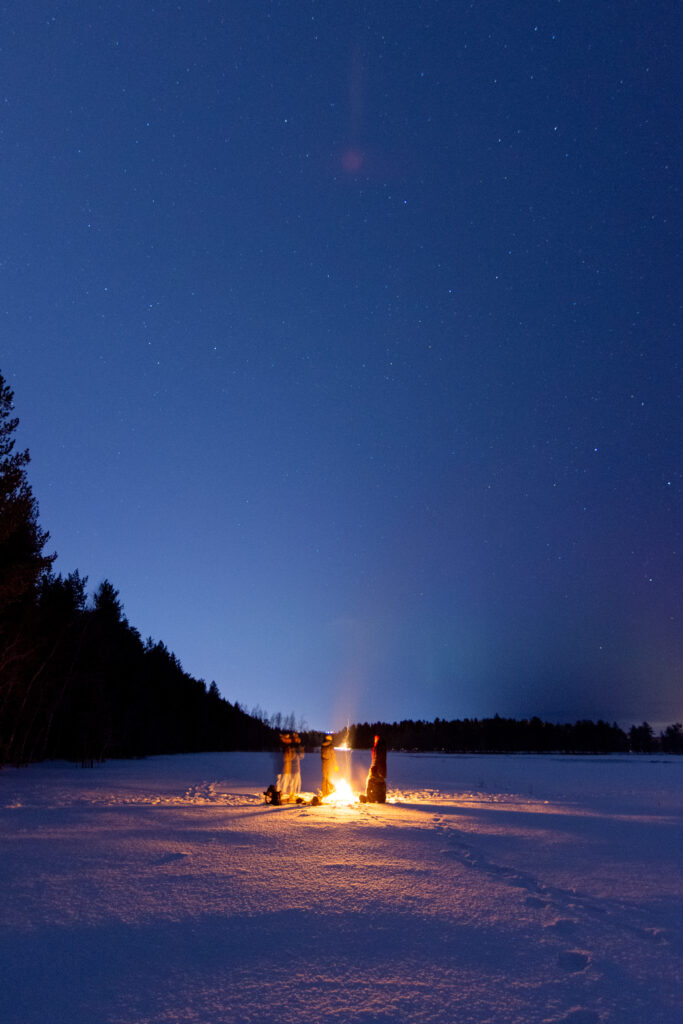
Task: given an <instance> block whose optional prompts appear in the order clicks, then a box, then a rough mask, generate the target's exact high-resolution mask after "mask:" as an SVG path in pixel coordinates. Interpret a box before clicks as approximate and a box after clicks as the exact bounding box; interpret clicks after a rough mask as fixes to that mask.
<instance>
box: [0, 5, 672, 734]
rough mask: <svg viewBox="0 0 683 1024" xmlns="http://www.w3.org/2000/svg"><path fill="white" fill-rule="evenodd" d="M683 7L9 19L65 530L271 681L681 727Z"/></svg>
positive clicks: (21, 399) (204, 652)
mask: <svg viewBox="0 0 683 1024" xmlns="http://www.w3.org/2000/svg"><path fill="white" fill-rule="evenodd" d="M680 43H681V33H680V9H679V6H678V5H677V4H675V3H673V2H671V3H663V2H658V0H647V2H646V0H643V2H635V0H620V2H610V3H605V2H601V0H593V2H591V3H588V2H582V0H578V2H569V0H562V2H559V0H557V2H554V0H545V2H542V3H541V2H536V3H527V2H524V3H522V2H516V0H509V2H506V3H501V2H497V3H492V2H471V3H467V2H462V3H461V2H455V0H454V2H450V3H446V2H438V0H426V2H423V3H419V4H417V3H402V2H398V0H392V2H383V0H382V2H375V3H368V4H360V3H359V4H355V3H341V2H340V3H333V2H324V3H323V2H311V0H300V2H299V0H297V2H291V3H289V2H286V3H285V2H280V3H278V2H274V0H270V2H269V0H263V2H258V0H230V2H228V0H213V2H211V0H191V2H189V0H188V2H183V0H179V2H173V3H171V2H168V3H166V2H154V3H153V2H149V0H134V2H133V0H121V2H116V0H110V2H107V3H89V4H83V3H79V2H75V0H74V2H68V0H62V2H59V0H53V2H49V3H48V2H43V0H27V2H26V3H22V4H10V5H5V6H4V7H3V8H2V11H1V12H0V61H1V64H0V66H1V74H2V89H1V91H0V101H1V102H2V121H1V124H0V143H1V146H2V174H1V176H0V218H1V223H0V369H2V372H3V373H4V374H5V376H6V377H7V379H8V382H9V383H10V385H11V386H12V387H13V389H14V391H15V403H16V409H17V413H18V415H19V417H20V419H21V428H20V432H21V437H20V440H21V442H22V444H24V445H26V446H28V447H29V448H30V451H31V455H32V463H31V469H30V473H31V482H32V485H33V489H34V493H35V495H36V497H37V498H38V501H39V503H40V515H41V523H42V525H43V526H44V527H45V528H47V529H49V530H50V532H51V538H52V545H53V547H54V548H55V549H56V550H57V552H58V554H59V559H58V562H57V568H58V570H59V571H62V572H65V573H66V572H69V571H71V570H72V569H75V568H78V569H79V570H80V571H81V572H82V573H84V574H86V575H87V576H88V577H89V586H90V589H91V590H92V589H94V588H95V587H96V586H97V584H98V583H99V582H100V581H101V580H102V579H103V578H105V577H107V578H109V579H110V580H111V581H112V582H113V584H114V585H115V586H116V587H117V589H118V590H119V592H120V596H121V599H122V601H123V604H124V606H125V611H126V614H127V616H128V618H129V620H130V621H131V622H132V623H133V624H134V625H135V626H136V627H137V628H138V629H139V630H140V632H141V633H142V635H143V636H148V635H151V636H153V637H154V639H156V640H163V641H164V642H165V643H166V644H167V645H168V646H169V647H170V648H171V649H172V650H174V651H175V653H176V654H177V655H178V657H179V658H180V660H181V662H182V664H183V667H184V668H185V669H186V670H187V671H188V672H190V673H192V674H193V675H195V676H198V677H202V678H204V679H206V681H207V682H209V681H211V680H213V679H215V680H216V682H217V683H218V685H219V687H220V689H221V691H222V692H223V694H224V695H225V696H226V697H228V698H229V699H230V700H233V701H234V700H239V701H240V702H241V703H243V704H244V705H246V706H247V707H248V708H252V707H253V706H254V705H257V704H259V705H260V706H261V707H262V708H264V709H266V710H267V711H269V712H273V711H277V710H281V711H283V712H284V713H288V712H290V711H294V712H295V714H296V716H297V719H298V718H301V717H303V718H305V720H306V721H307V723H308V724H309V725H310V726H315V727H322V728H331V727H341V726H342V725H344V724H345V722H346V720H347V718H350V719H351V720H352V721H353V720H370V719H374V718H385V719H389V720H393V719H399V718H402V717H416V718H433V717H434V716H436V715H439V716H442V717H448V718H450V717H465V716H470V717H474V716H477V717H481V716H484V715H489V714H494V713H496V712H498V713H500V714H502V715H511V716H516V717H522V716H530V715H533V714H538V715H540V716H541V717H544V718H549V719H554V720H555V719H571V720H574V719H577V718H582V717H592V718H597V717H604V718H608V719H610V720H613V719H616V720H618V721H620V722H622V723H630V722H631V721H641V720H642V719H643V718H648V719H649V720H650V721H653V722H656V723H659V722H671V721H675V720H681V719H682V718H683V686H682V684H683V628H682V616H681V594H682V593H683V586H682V584H683V574H682V572H681V523H682V516H681V484H682V481H681V437H682V435H683V431H682V430H681V421H682V416H681V361H680V347H681V345H680V337H681V330H680V324H681V294H682V290H681V276H680V271H681V258H680V257H681V254H680V239H681V237H682V228H683V225H682V223H681V220H682V218H681V192H680V162H681V136H680V101H681V84H682V82H681V74H680V71H679V66H680V52H681V46H680Z"/></svg>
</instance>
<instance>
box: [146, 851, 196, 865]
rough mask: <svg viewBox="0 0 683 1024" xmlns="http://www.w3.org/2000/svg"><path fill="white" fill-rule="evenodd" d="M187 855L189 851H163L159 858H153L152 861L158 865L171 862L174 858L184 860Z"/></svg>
mask: <svg viewBox="0 0 683 1024" xmlns="http://www.w3.org/2000/svg"><path fill="white" fill-rule="evenodd" d="M189 856H190V855H189V853H165V854H164V855H163V857H159V859H158V860H155V861H154V863H155V865H156V866H157V867H159V866H160V865H161V864H172V863H173V862H174V861H176V860H184V859H185V858H186V857H189Z"/></svg>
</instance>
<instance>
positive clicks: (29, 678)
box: [0, 373, 56, 764]
mask: <svg viewBox="0 0 683 1024" xmlns="http://www.w3.org/2000/svg"><path fill="white" fill-rule="evenodd" d="M13 401H14V393H13V391H12V390H11V388H10V387H9V386H8V385H7V383H6V382H5V379H4V377H3V376H2V374H1V373H0V764H2V763H3V761H4V760H6V759H7V758H9V757H12V758H14V759H15V760H23V759H24V756H25V754H26V749H25V748H26V744H27V741H28V733H29V732H30V731H31V723H32V721H33V709H32V699H33V697H34V695H35V684H36V680H37V677H38V675H39V673H40V665H39V661H40V659H39V658H38V659H37V658H36V644H37V638H36V636H35V610H36V603H37V594H38V586H39V583H40V581H41V579H42V577H43V575H44V574H45V573H47V572H49V569H50V566H51V565H52V563H53V561H54V559H55V557H56V556H55V555H45V554H44V553H43V549H44V547H45V545H46V543H47V541H48V539H49V534H48V533H47V532H46V531H44V530H41V528H40V526H39V524H38V503H37V501H36V499H35V498H34V496H33V493H32V491H31V487H30V485H29V482H28V479H27V476H26V469H27V466H28V464H29V462H30V456H29V453H28V450H25V451H15V440H14V435H15V432H16V429H17V426H18V425H19V420H18V419H17V418H16V417H14V416H12V413H13V410H14V405H13Z"/></svg>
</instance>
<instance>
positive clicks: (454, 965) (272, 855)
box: [0, 753, 683, 1024]
mask: <svg viewBox="0 0 683 1024" xmlns="http://www.w3.org/2000/svg"><path fill="white" fill-rule="evenodd" d="M347 758H348V763H347ZM339 760H340V762H341V763H342V766H343V767H344V768H345V770H347V771H348V773H349V776H350V777H351V778H352V780H353V782H354V785H355V787H356V788H357V789H360V788H361V785H362V780H363V777H364V774H365V772H366V770H367V765H368V761H369V755H368V754H367V753H357V754H354V755H347V754H340V755H339ZM274 778H275V766H274V763H273V759H272V756H271V755H267V754H202V755H188V756H182V757H157V758H150V759H148V760H144V761H123V762H116V761H111V762H108V763H106V764H104V765H102V766H99V767H96V768H95V769H93V770H84V769H81V768H79V767H75V766H73V765H66V764H61V763H56V764H45V765H35V766H31V767H29V768H24V769H20V770H15V769H4V770H3V771H2V772H0V877H1V880H2V888H1V890H0V1020H1V1021H2V1022H3V1024H143V1022H150V1024H152V1022H153V1024H176V1022H183V1024H185V1022H192V1024H223V1022H231V1024H233V1022H234V1024H241V1022H245V1024H246V1022H249V1024H252V1022H253V1024H267V1022H278V1024H289V1022H296V1024H302V1022H315V1024H327V1022H335V1024H361V1022H362V1024H379V1022H382V1024H388V1022H399V1021H410V1022H412V1021H415V1022H448V1024H455V1022H458V1024H459V1022H462V1024H484V1022H487V1024H511V1022H519V1024H536V1022H538V1024H540V1022H559V1021H565V1022H571V1024H598V1022H613V1024H675V1022H677V1021H680V1020H683V785H682V783H683V758H674V757H669V758H667V757H646V756H642V757H637V756H634V757H628V756H613V757H561V756H557V757H553V756H533V755H528V756H509V757H505V756H489V757H480V756H448V755H419V754H412V755H411V754H396V753H390V754H389V778H388V784H389V796H390V799H391V801H392V802H391V803H387V804H386V805H384V806H379V805H361V804H355V805H353V806H348V807H326V806H322V807H311V806H305V805H299V806H284V807H271V806H266V805H264V804H263V803H262V799H263V797H262V791H263V790H264V789H265V788H266V786H267V785H268V783H269V782H271V781H274ZM303 783H304V789H307V790H309V791H312V790H314V789H315V788H316V787H317V786H318V785H319V783H320V760H319V756H317V755H309V756H308V757H307V758H306V760H305V761H304V772H303Z"/></svg>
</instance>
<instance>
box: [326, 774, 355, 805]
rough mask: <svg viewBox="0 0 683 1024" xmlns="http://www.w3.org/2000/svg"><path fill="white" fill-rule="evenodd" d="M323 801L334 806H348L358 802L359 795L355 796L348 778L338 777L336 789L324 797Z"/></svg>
mask: <svg viewBox="0 0 683 1024" xmlns="http://www.w3.org/2000/svg"><path fill="white" fill-rule="evenodd" d="M321 803H323V804H327V805H328V806H332V807H348V806H349V804H356V803H358V797H357V796H355V794H354V792H353V790H352V789H351V785H350V783H349V782H347V780H346V779H337V781H336V782H335V784H334V789H333V790H332V792H331V793H328V795H327V796H324V797H323V798H322V801H321Z"/></svg>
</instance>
